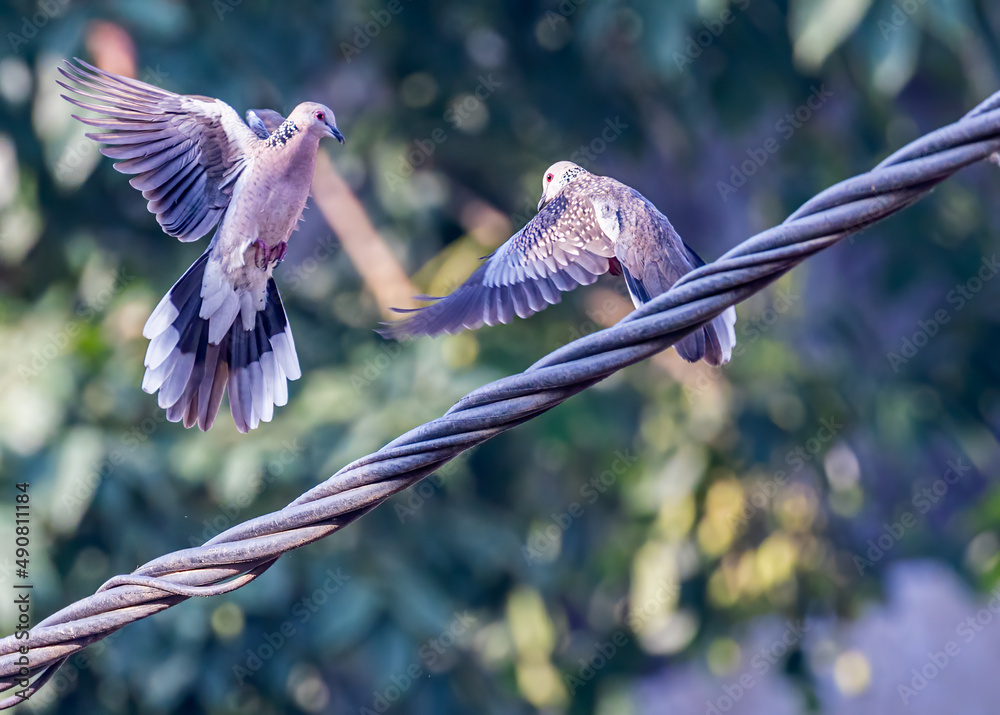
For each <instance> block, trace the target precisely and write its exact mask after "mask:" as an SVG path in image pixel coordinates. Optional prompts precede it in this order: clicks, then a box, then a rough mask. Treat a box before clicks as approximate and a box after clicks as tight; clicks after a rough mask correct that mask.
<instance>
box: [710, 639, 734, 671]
mask: <svg viewBox="0 0 1000 715" xmlns="http://www.w3.org/2000/svg"><path fill="white" fill-rule="evenodd" d="M741 658H742V652H741V650H740V645H739V643H737V642H736V641H734V640H733V639H732V638H716V639H715V640H713V641H712V642H711V643H710V644H709V646H708V653H707V654H706V661H707V663H708V670H709V671H710V672H711V673H712V675H714V676H716V677H717V678H721V677H723V676H726V675H729V674H730V673H734V672H736V670H737V669H738V668H739V667H740V662H741Z"/></svg>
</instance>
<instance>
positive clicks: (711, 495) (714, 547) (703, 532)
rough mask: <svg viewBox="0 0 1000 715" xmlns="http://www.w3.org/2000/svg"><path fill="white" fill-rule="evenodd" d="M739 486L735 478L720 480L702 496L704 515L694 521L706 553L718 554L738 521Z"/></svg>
mask: <svg viewBox="0 0 1000 715" xmlns="http://www.w3.org/2000/svg"><path fill="white" fill-rule="evenodd" d="M742 509H743V486H742V485H741V484H740V482H739V480H737V479H720V480H718V481H716V482H714V483H713V484H712V486H710V487H709V489H708V493H707V494H706V495H705V516H704V517H703V518H702V520H701V523H700V524H698V543H699V544H700V545H701V548H702V551H704V552H705V554H706V555H708V556H712V557H716V556H721V555H722V554H724V553H725V552H726V551H728V550H729V547H730V546H731V545H732V543H733V539H735V537H736V534H737V530H738V528H739V525H740V524H741V523H742V519H741V512H742Z"/></svg>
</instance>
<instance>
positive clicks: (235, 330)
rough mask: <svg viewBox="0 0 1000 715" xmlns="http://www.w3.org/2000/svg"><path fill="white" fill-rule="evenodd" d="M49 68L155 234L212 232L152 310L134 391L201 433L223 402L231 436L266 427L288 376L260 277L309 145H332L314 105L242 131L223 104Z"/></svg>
mask: <svg viewBox="0 0 1000 715" xmlns="http://www.w3.org/2000/svg"><path fill="white" fill-rule="evenodd" d="M59 71H60V72H61V73H62V74H63V76H64V77H65V78H66V79H67V80H69V81H70V83H71V84H66V83H64V82H59V85H60V86H62V87H64V88H65V89H68V90H69V91H71V92H73V93H75V94H76V95H78V96H79V97H83V98H85V99H89V100H97V101H98V102H100V104H96V103H91V102H88V101H83V100H81V99H79V98H77V97H67V96H65V95H63V98H64V99H66V100H67V101H69V102H71V103H73V104H75V105H76V106H78V107H82V108H83V109H87V110H90V111H92V112H96V113H97V114H101V115H104V116H102V117H96V118H95V117H76V116H75V115H74V117H75V118H76V119H78V120H80V121H81V122H83V123H84V124H87V125H89V126H93V127H97V128H99V129H103V130H107V131H105V132H103V133H94V134H88V135H87V136H88V137H90V138H91V139H93V140H95V141H97V142H100V143H102V144H106V145H107V146H105V147H102V148H101V153H102V154H104V155H105V156H108V157H111V158H112V159H117V160H119V161H118V163H116V164H115V165H114V166H115V169H117V170H118V171H120V172H122V173H124V174H136V176H135V177H134V178H132V179H130V180H129V183H130V184H132V186H134V187H135V188H137V189H139V190H140V191H142V195H143V197H144V198H145V199H146V200H147V201H148V204H147V205H146V206H147V208H148V209H149V211H150V212H151V213H153V214H156V220H157V221H158V222H159V224H160V226H161V228H162V229H163V230H164V231H165V232H166V233H167V234H169V235H171V236H174V237H175V238H177V239H178V240H180V241H185V242H186V241H196V240H197V239H199V238H201V237H202V236H204V235H205V234H207V233H208V232H209V231H211V230H212V229H213V228H215V227H216V225H218V229H217V230H216V231H215V235H214V236H213V237H212V240H211V242H210V243H209V244H208V248H207V250H206V251H205V252H204V253H203V254H202V255H201V257H200V258H199V259H198V260H197V261H195V262H194V265H192V266H191V267H190V268H189V269H188V270H187V272H186V273H185V274H184V275H183V276H181V278H180V280H178V281H177V283H175V284H174V287H173V288H171V289H170V291H169V292H168V293H167V295H165V296H164V297H163V300H161V301H160V303H159V305H157V306H156V308H155V309H154V310H153V313H152V314H151V315H150V316H149V320H148V321H147V322H146V325H145V327H144V328H143V331H142V334H143V335H144V336H145V337H146V338H148V339H149V340H150V343H149V348H148V349H147V351H146V358H145V366H146V374H145V376H144V377H143V380H142V389H143V390H145V391H146V392H148V393H150V394H152V393H154V392H156V391H159V393H160V394H159V397H158V400H157V401H158V403H159V405H160V407H162V408H164V409H166V411H167V419H168V420H170V421H171V422H178V421H181V420H183V421H184V426H185V427H191V426H192V425H194V424H195V423H197V424H198V426H199V427H200V428H201V429H202V430H207V429H209V428H210V427H211V426H212V423H213V422H214V421H215V417H216V415H217V414H218V412H219V406H220V404H221V402H222V396H223V393H225V392H226V387H227V384H228V387H229V407H230V411H231V412H232V414H233V420H234V421H235V422H236V428H237V429H238V430H239V431H240V432H247V431H249V430H251V429H254V428H256V427H257V426H258V425H259V424H260V422H261V421H264V422H268V421H270V419H271V417H272V415H273V413H274V407H275V406H276V405H277V406H281V405H284V404H285V403H286V402H287V401H288V385H287V383H286V379H288V380H296V379H298V378H299V377H300V376H301V371H300V369H299V360H298V356H297V355H296V352H295V342H294V340H293V339H292V332H291V328H290V327H289V325H288V318H287V317H286V316H285V310H284V308H283V307H282V304H281V297H280V296H279V295H278V289H277V287H276V286H275V283H274V279H273V278H272V277H271V273H272V272H273V271H274V268H275V266H277V265H278V263H280V262H281V259H282V258H283V257H284V255H285V249H286V247H287V245H288V239H289V236H290V235H291V233H292V231H293V230H294V229H295V227H296V224H297V222H298V221H299V218H300V217H301V216H302V210H303V209H304V208H305V205H306V198H307V197H308V195H309V188H310V185H311V183H312V178H313V169H314V167H315V165H316V155H317V153H318V151H319V142H320V139H322V138H324V137H334V138H336V139H337V140H338V141H340V143H341V144H343V143H344V136H343V134H341V133H340V130H339V129H337V124H336V120H335V118H334V115H333V112H331V111H330V109H329V108H328V107H325V106H324V105H322V104H316V103H315V102H305V103H303V104H300V105H299V106H297V107H296V108H295V109H294V110H293V111H292V113H291V114H290V115H289V116H288V118H287V119H284V118H283V117H282V116H281V115H280V114H278V113H277V112H274V111H271V110H257V111H256V112H253V111H251V112H248V113H247V122H246V123H244V121H243V120H242V119H240V117H239V115H238V114H237V113H236V112H235V111H234V110H233V108H232V107H230V106H229V105H228V104H226V103H225V102H223V101H221V100H219V99H212V98H210V97H201V96H195V95H189V96H184V95H179V94H173V93H172V92H167V91H164V90H162V89H160V88H158V87H154V86H152V85H149V84H146V83H145V82H139V81H137V80H134V79H129V78H126V77H120V76H118V75H115V74H112V73H110V72H105V71H104V70H100V69H98V68H96V67H93V66H91V65H89V64H87V63H86V62H83V61H81V60H76V64H73V63H70V62H66V63H65V67H61V68H60V69H59Z"/></svg>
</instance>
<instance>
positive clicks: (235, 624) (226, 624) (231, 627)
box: [212, 601, 246, 638]
mask: <svg viewBox="0 0 1000 715" xmlns="http://www.w3.org/2000/svg"><path fill="white" fill-rule="evenodd" d="M245 622H246V621H245V618H244V616H243V609H242V608H240V607H239V606H237V605H236V604H235V603H233V602H232V601H228V602H226V603H223V604H222V605H220V606H219V607H218V608H216V609H215V610H214V611H212V630H213V631H215V634H216V635H217V636H219V637H220V638H234V637H236V636H238V635H239V634H240V633H242V632H243V626H244V624H245Z"/></svg>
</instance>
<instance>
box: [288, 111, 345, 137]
mask: <svg viewBox="0 0 1000 715" xmlns="http://www.w3.org/2000/svg"><path fill="white" fill-rule="evenodd" d="M288 118H289V119H290V120H291V121H293V122H295V126H296V127H297V128H298V129H300V130H303V131H305V132H306V133H307V134H310V135H312V136H315V137H317V138H319V139H322V138H323V137H333V138H334V139H336V140H337V141H339V142H340V143H341V144H343V143H344V135H343V134H341V133H340V130H339V129H337V120H336V118H335V117H334V116H333V111H332V110H331V109H330V108H329V107H327V106H326V105H323V104H318V103H316V102H303V103H302V104H300V105H299V106H297V107H296V108H295V109H293V110H292V113H291V114H289V115H288Z"/></svg>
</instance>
